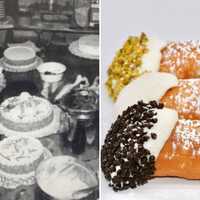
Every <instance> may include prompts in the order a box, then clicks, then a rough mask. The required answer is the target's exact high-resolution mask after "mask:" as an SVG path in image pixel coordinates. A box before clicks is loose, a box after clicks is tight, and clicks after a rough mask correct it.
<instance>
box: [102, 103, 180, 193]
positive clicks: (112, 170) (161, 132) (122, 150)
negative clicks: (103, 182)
mask: <svg viewBox="0 0 200 200" xmlns="http://www.w3.org/2000/svg"><path fill="white" fill-rule="evenodd" d="M177 120H178V115H177V113H176V111H174V110H171V109H168V108H164V107H163V104H160V103H157V102H156V101H150V102H149V103H144V102H143V101H139V102H138V103H137V104H134V105H133V106H130V107H128V108H127V109H126V110H125V111H124V112H123V113H122V115H119V116H118V118H117V120H116V121H115V122H114V123H113V125H112V126H111V129H110V130H109V131H108V134H107V135H106V138H105V143H104V145H103V146H102V151H101V159H102V160H101V163H102V164H101V167H102V171H103V173H104V175H105V178H106V179H107V180H108V181H109V185H110V186H111V187H112V188H113V189H114V190H115V191H119V190H125V189H128V188H135V187H137V186H139V185H142V184H144V183H146V182H147V181H148V180H149V179H151V178H152V177H153V175H154V173H155V160H156V159H157V157H158V155H159V152H160V151H161V149H162V147H163V146H164V144H165V142H166V140H167V139H168V137H169V135H170V133H171V132H172V130H173V128H174V126H175V124H176V122H177Z"/></svg>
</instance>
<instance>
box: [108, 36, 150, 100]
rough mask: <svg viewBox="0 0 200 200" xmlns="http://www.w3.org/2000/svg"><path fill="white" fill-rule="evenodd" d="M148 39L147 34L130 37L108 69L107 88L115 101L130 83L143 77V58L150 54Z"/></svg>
mask: <svg viewBox="0 0 200 200" xmlns="http://www.w3.org/2000/svg"><path fill="white" fill-rule="evenodd" d="M147 42H148V38H147V36H146V34H145V33H141V35H140V36H139V37H135V36H130V37H129V38H128V39H127V41H126V42H125V44H124V46H123V47H122V48H121V49H119V50H118V51H117V53H116V56H115V58H114V60H113V61H112V64H111V65H110V66H109V69H108V80H107V81H106V87H107V90H108V93H109V95H110V96H111V97H112V99H113V100H114V101H115V100H116V99H117V96H118V95H119V93H120V91H121V90H122V89H123V88H124V86H126V85H127V84H129V82H130V81H131V80H132V79H134V78H136V77H138V76H140V75H141V73H142V72H141V69H140V67H141V64H142V56H143V55H144V54H145V53H147V52H148V49H147Z"/></svg>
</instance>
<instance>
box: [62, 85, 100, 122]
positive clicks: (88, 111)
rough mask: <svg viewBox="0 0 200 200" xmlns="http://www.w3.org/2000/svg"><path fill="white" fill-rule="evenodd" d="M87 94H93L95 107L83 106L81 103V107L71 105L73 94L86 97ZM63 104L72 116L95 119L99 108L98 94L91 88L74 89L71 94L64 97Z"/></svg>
mask: <svg viewBox="0 0 200 200" xmlns="http://www.w3.org/2000/svg"><path fill="white" fill-rule="evenodd" d="M87 94H90V95H92V98H93V102H92V103H93V108H84V107H81V105H80V108H74V107H72V106H71V103H72V101H73V96H79V97H84V96H87ZM75 101H76V99H75ZM62 104H63V105H64V107H65V109H66V110H67V111H68V112H69V113H70V114H71V115H72V116H74V117H75V118H77V119H81V120H89V119H94V118H95V115H96V113H97V112H98V109H99V108H98V107H99V100H98V96H97V94H96V93H95V92H94V91H92V90H89V89H78V90H74V91H72V92H71V93H70V94H69V95H67V96H66V98H64V99H63V101H62ZM77 106H79V105H77Z"/></svg>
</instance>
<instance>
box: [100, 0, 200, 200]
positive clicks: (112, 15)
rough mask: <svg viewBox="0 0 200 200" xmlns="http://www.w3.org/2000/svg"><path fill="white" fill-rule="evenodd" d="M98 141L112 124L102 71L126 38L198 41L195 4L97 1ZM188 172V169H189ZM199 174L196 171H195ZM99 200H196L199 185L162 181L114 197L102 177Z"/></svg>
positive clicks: (199, 15)
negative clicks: (99, 28)
mask: <svg viewBox="0 0 200 200" xmlns="http://www.w3.org/2000/svg"><path fill="white" fill-rule="evenodd" d="M101 8H102V9H101V74H102V75H101V77H102V89H101V91H102V92H101V93H102V96H101V108H102V109H101V110H102V112H101V114H102V115H101V119H102V124H101V141H103V139H104V137H105V134H106V131H107V130H108V129H109V127H110V125H111V122H112V121H113V120H112V111H113V110H112V109H113V108H112V106H113V103H112V102H111V100H110V99H109V98H108V96H107V93H106V91H105V87H104V82H105V80H106V70H107V68H108V65H109V64H110V63H111V61H112V59H113V57H114V55H115V52H116V50H117V49H118V48H120V47H121V46H122V44H123V42H124V41H125V40H126V39H127V37H128V36H129V35H138V34H139V33H140V32H146V33H147V34H149V35H152V36H156V37H159V38H160V39H163V40H195V39H200V1H198V0H101ZM191 170H192V169H191ZM199 170H200V169H199ZM101 197H102V200H129V199H130V200H175V199H176V200H177V199H178V198H179V199H180V200H198V199H200V181H187V180H183V179H175V178H164V179H154V180H153V181H150V183H148V184H146V185H144V186H142V187H140V188H138V189H135V190H128V191H124V192H119V193H115V192H113V191H112V190H111V189H110V188H109V187H108V186H107V182H106V181H105V179H104V178H103V175H102V184H101Z"/></svg>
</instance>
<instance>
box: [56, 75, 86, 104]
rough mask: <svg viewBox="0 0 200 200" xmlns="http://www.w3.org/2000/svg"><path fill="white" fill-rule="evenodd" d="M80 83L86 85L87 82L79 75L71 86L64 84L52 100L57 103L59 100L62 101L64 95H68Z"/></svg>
mask: <svg viewBox="0 0 200 200" xmlns="http://www.w3.org/2000/svg"><path fill="white" fill-rule="evenodd" d="M81 82H85V83H87V82H88V80H87V78H86V77H82V76H81V75H78V76H77V78H76V80H75V82H74V83H71V84H66V85H65V86H64V87H63V88H62V89H61V90H60V92H58V94H57V95H56V96H55V98H54V100H55V101H58V100H60V99H62V97H63V96H65V95H66V94H69V93H70V92H71V90H72V89H73V88H75V87H76V86H78V85H80V84H81Z"/></svg>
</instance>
